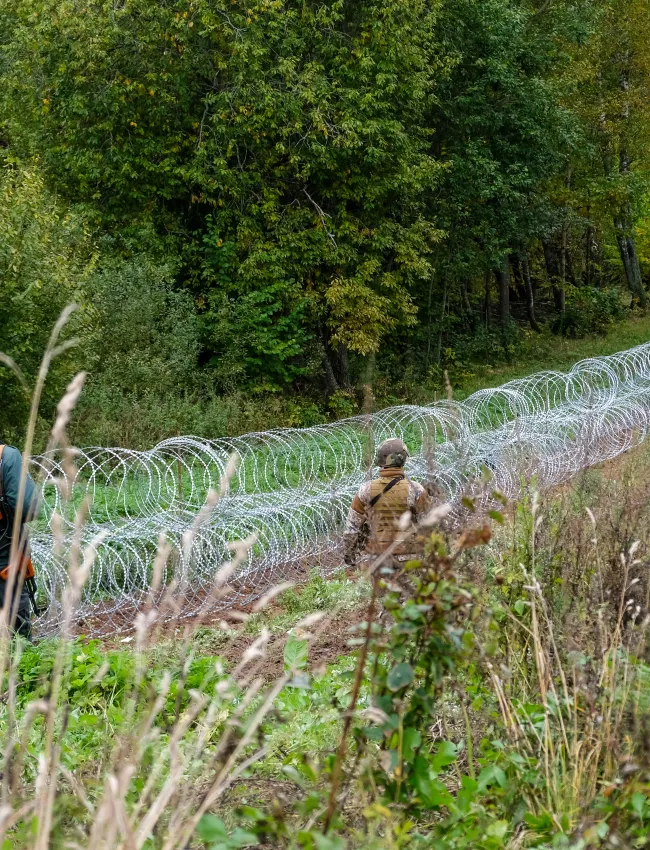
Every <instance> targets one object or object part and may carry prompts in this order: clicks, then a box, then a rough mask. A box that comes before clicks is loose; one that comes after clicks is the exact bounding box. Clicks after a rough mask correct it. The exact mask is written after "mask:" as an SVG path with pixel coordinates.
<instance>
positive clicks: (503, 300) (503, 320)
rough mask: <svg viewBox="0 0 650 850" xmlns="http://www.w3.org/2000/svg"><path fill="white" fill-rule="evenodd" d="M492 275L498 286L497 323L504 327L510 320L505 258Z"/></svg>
mask: <svg viewBox="0 0 650 850" xmlns="http://www.w3.org/2000/svg"><path fill="white" fill-rule="evenodd" d="M494 276H495V278H496V281H497V285H498V288H499V323H500V325H501V327H502V328H503V329H505V328H507V327H508V324H509V322H510V275H509V274H508V260H507V258H504V260H503V262H502V263H501V267H500V268H498V269H496V270H495V272H494Z"/></svg>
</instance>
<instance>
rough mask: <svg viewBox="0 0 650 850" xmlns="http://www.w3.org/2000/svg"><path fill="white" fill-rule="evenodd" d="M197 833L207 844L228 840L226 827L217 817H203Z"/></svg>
mask: <svg viewBox="0 0 650 850" xmlns="http://www.w3.org/2000/svg"><path fill="white" fill-rule="evenodd" d="M196 831H197V832H198V834H199V835H200V837H201V838H202V839H203V841H205V842H206V843H212V842H213V841H227V840H228V830H227V829H226V825H225V823H224V822H223V821H222V820H221V818H218V817H217V816H216V815H203V817H202V818H201V820H200V821H199V823H198V826H197V827H196Z"/></svg>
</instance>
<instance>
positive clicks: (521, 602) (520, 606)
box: [513, 599, 528, 617]
mask: <svg viewBox="0 0 650 850" xmlns="http://www.w3.org/2000/svg"><path fill="white" fill-rule="evenodd" d="M513 607H514V609H515V611H516V612H517V614H519V616H520V617H521V615H522V614H523V613H524V611H525V610H526V608H527V607H528V603H527V602H526V600H525V599H518V600H517V601H516V602H515V604H514V606H513Z"/></svg>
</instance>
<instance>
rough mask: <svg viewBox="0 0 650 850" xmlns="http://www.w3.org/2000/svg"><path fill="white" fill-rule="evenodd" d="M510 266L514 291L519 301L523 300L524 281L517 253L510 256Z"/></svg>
mask: <svg viewBox="0 0 650 850" xmlns="http://www.w3.org/2000/svg"><path fill="white" fill-rule="evenodd" d="M510 267H511V269H512V277H513V280H514V282H515V285H514V291H515V293H516V296H517V298H518V299H519V300H520V301H525V299H526V292H525V289H524V281H523V278H522V274H521V263H520V261H519V256H518V255H517V254H512V255H511V256H510Z"/></svg>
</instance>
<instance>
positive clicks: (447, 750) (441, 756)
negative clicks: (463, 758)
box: [431, 741, 458, 773]
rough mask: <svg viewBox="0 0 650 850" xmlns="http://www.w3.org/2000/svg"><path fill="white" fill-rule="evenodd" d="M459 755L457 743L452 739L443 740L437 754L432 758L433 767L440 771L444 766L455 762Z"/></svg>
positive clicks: (437, 771)
mask: <svg viewBox="0 0 650 850" xmlns="http://www.w3.org/2000/svg"><path fill="white" fill-rule="evenodd" d="M457 755H458V748H457V747H456V744H453V743H452V742H451V741H441V742H440V743H439V744H438V747H437V749H436V754H435V756H434V757H433V758H432V759H431V769H432V770H433V771H435V772H436V773H439V772H440V771H441V770H442V769H443V768H444V767H447V766H448V765H450V764H453V763H454V762H455V761H456V756H457Z"/></svg>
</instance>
